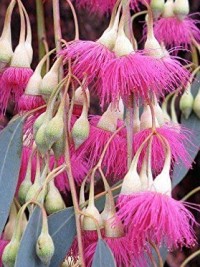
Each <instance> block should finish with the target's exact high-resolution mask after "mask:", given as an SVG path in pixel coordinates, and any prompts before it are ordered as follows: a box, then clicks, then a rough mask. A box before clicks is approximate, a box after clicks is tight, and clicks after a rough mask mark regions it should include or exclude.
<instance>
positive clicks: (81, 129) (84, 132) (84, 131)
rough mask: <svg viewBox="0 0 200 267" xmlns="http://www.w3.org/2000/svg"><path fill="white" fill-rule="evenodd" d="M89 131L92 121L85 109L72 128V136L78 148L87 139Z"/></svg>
mask: <svg viewBox="0 0 200 267" xmlns="http://www.w3.org/2000/svg"><path fill="white" fill-rule="evenodd" d="M89 133H90V123H89V121H88V118H87V113H86V112H84V110H83V112H82V114H81V116H80V118H78V120H77V121H76V122H75V123H74V126H73V128H72V137H73V140H74V144H75V148H76V149H77V148H79V147H80V146H81V145H82V144H83V143H84V142H85V141H86V140H87V138H88V137H89Z"/></svg>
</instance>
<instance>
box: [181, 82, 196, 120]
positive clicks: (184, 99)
mask: <svg viewBox="0 0 200 267" xmlns="http://www.w3.org/2000/svg"><path fill="white" fill-rule="evenodd" d="M193 103H194V97H193V95H192V93H191V86H190V85H189V86H188V88H187V90H186V91H185V92H184V94H183V95H182V96H181V99H180V103H179V106H180V110H181V111H182V113H183V115H184V117H185V118H186V119H188V118H189V116H190V114H191V112H192V108H193Z"/></svg>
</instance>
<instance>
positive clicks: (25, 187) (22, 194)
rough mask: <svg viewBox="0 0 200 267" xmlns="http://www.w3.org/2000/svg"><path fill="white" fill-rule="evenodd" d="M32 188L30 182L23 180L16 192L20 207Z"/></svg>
mask: <svg viewBox="0 0 200 267" xmlns="http://www.w3.org/2000/svg"><path fill="white" fill-rule="evenodd" d="M31 186H32V182H31V181H30V180H24V181H23V182H22V183H21V185H20V187H19V191H18V199H19V202H20V204H21V205H23V204H24V203H25V202H26V196H27V194H28V192H29V189H30V188H31Z"/></svg>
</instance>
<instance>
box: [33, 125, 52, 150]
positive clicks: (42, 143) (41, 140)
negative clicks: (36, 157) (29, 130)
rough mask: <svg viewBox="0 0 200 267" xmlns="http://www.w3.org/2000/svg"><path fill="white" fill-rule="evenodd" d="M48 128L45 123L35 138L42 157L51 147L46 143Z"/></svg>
mask: <svg viewBox="0 0 200 267" xmlns="http://www.w3.org/2000/svg"><path fill="white" fill-rule="evenodd" d="M46 126H47V123H44V124H43V125H42V126H41V127H40V128H39V130H38V131H37V134H36V136H35V143H36V145H37V148H38V150H39V151H40V153H41V154H42V155H44V154H45V153H46V152H47V151H48V149H49V145H48V144H47V143H46V136H45V135H46Z"/></svg>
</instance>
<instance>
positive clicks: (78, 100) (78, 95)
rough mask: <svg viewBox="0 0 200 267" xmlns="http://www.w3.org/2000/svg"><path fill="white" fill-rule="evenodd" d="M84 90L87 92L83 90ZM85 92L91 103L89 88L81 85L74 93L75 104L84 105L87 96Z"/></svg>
mask: <svg viewBox="0 0 200 267" xmlns="http://www.w3.org/2000/svg"><path fill="white" fill-rule="evenodd" d="M83 90H84V91H85V92H83ZM84 94H86V96H87V102H88V103H90V92H89V90H88V88H86V89H83V88H82V87H81V86H80V87H78V88H77V89H76V91H75V93H74V104H75V105H80V106H83V104H84V102H85V96H84Z"/></svg>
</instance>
